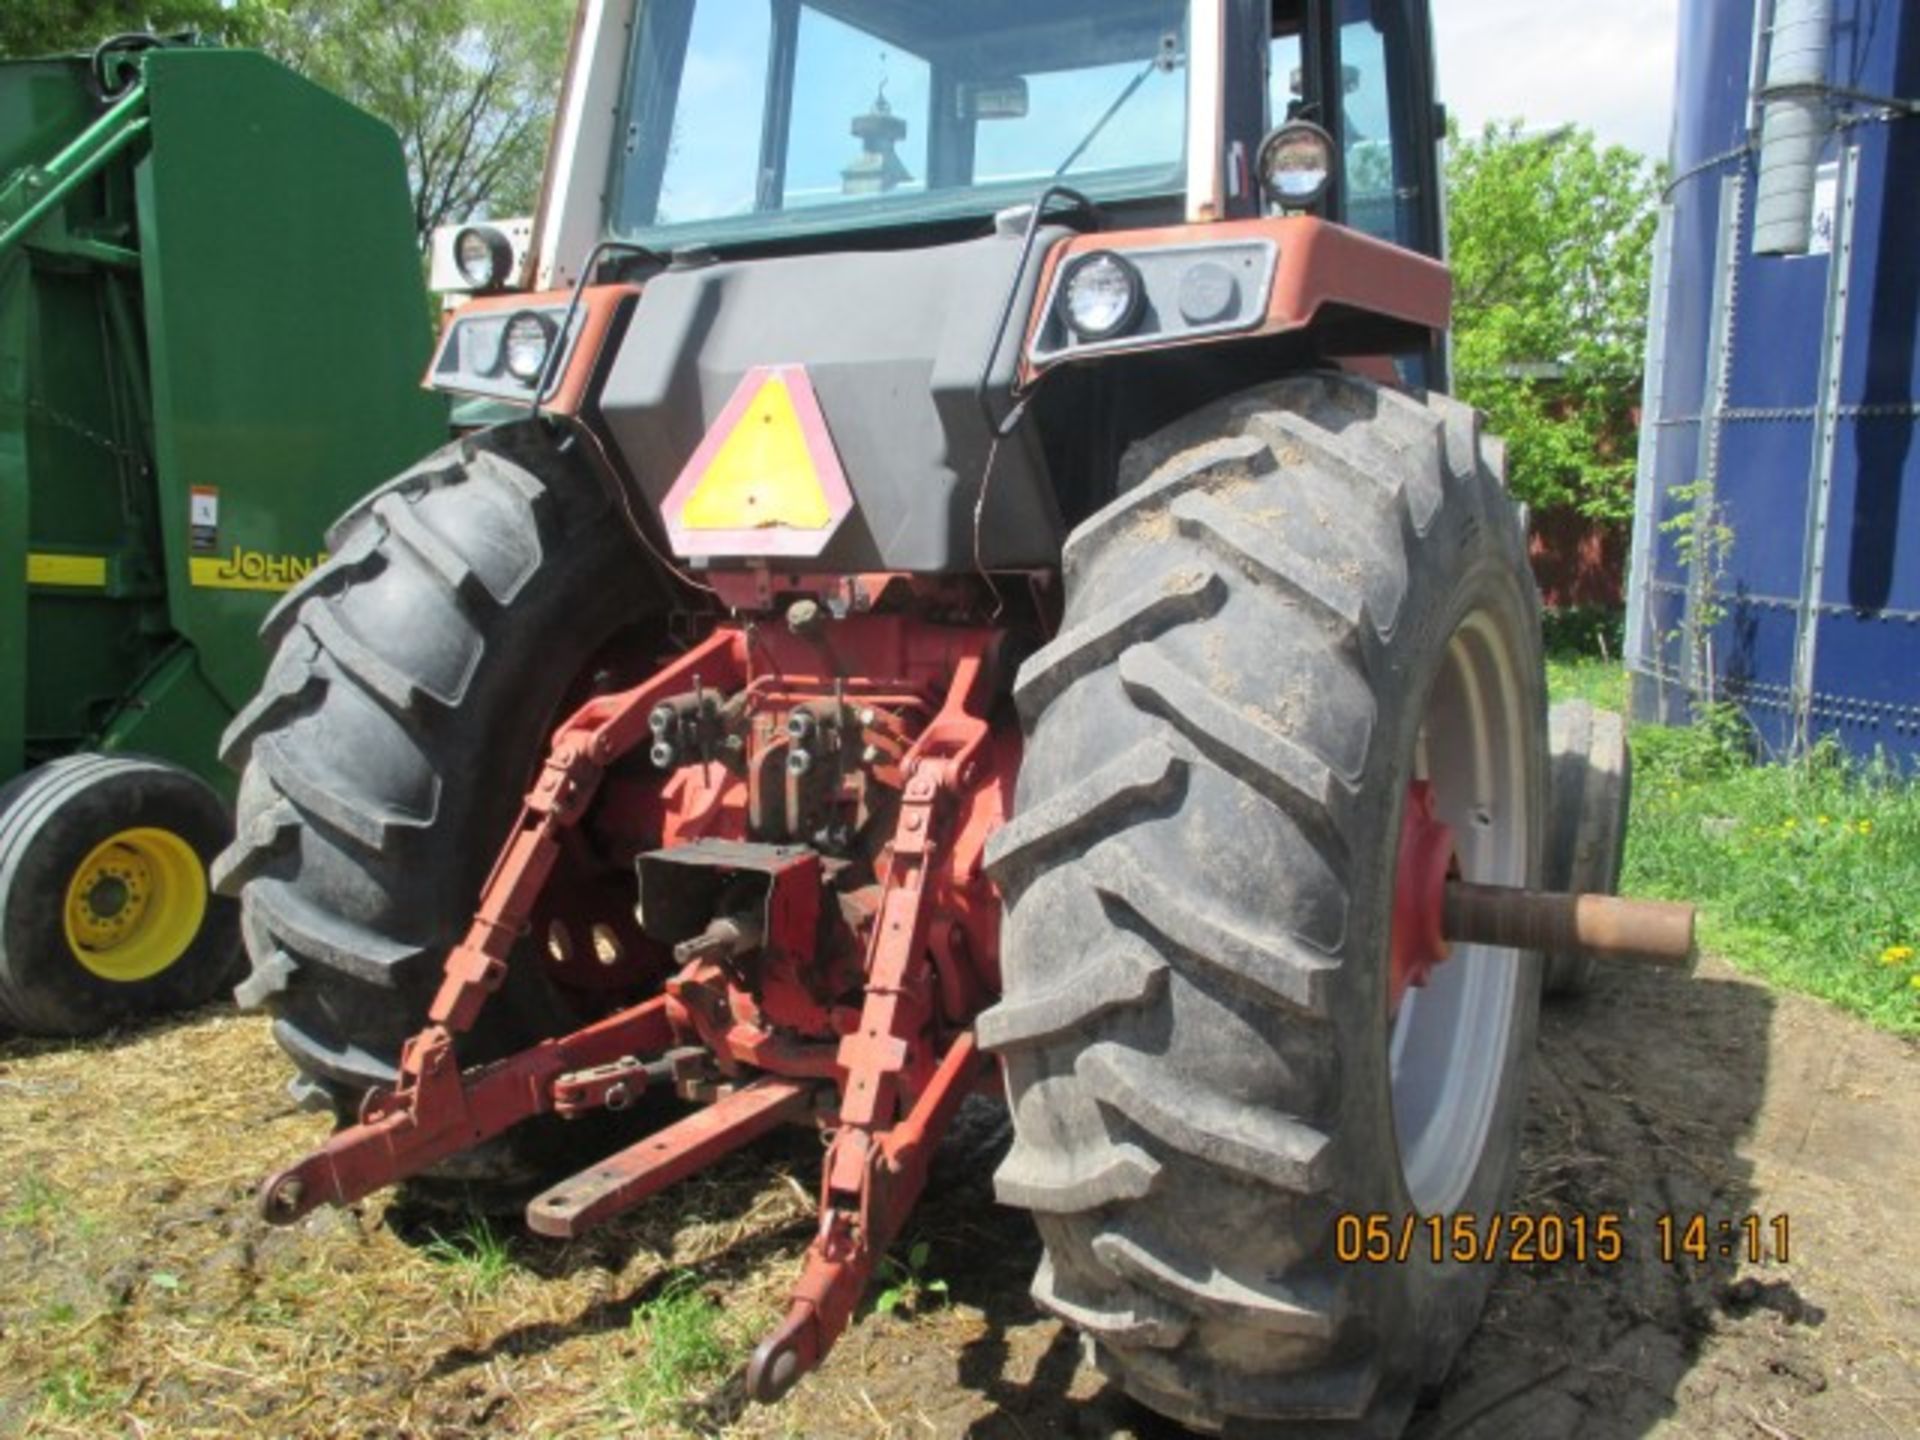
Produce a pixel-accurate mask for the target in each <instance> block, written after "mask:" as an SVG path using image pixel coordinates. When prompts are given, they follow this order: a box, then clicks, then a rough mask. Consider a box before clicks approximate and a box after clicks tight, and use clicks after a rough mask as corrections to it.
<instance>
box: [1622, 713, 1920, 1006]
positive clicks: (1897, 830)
mask: <svg viewBox="0 0 1920 1440" xmlns="http://www.w3.org/2000/svg"><path fill="white" fill-rule="evenodd" d="M1731 710H1732V707H1728V706H1718V707H1712V708H1711V709H1710V710H1709V711H1708V712H1707V716H1706V723H1704V724H1702V725H1696V726H1694V727H1692V728H1690V729H1686V730H1657V729H1640V730H1636V731H1635V732H1634V744H1635V753H1634V763H1635V765H1636V767H1637V771H1636V774H1635V790H1634V804H1633V824H1632V829H1631V830H1630V831H1629V837H1628V845H1627V887H1628V888H1629V889H1630V890H1632V891H1633V892H1635V893H1638V894H1646V895H1657V896H1666V897H1670V898H1674V899H1689V900H1693V901H1695V902H1696V903H1697V904H1699V905H1700V907H1701V938H1702V942H1703V943H1704V944H1705V945H1706V946H1707V948H1709V949H1711V950H1714V951H1716V952H1718V953H1720V954H1723V955H1725V956H1726V957H1727V958H1728V959H1730V960H1732V961H1733V962H1734V963H1735V964H1737V965H1739V966H1740V967H1741V968H1742V969H1744V970H1748V971H1751V972H1753V973H1755V974H1758V975H1761V976H1763V977H1765V978H1766V979H1768V980H1771V981H1774V982H1775V983H1778V984H1780V985H1784V986H1787V987H1790V988H1792V989H1795V990H1801V991H1805V992H1806V993H1808V994H1811V995H1817V996H1820V997H1821V998H1822V999H1825V1000H1830V1001H1832V1002H1833V1003H1834V1004H1836V1005H1839V1006H1841V1007H1842V1008H1844V1009H1847V1010H1850V1011H1852V1012H1854V1013H1855V1014H1857V1015H1861V1016H1863V1017H1865V1018H1866V1019H1868V1020H1871V1021H1873V1022H1874V1023H1875V1024H1877V1025H1880V1026H1882V1027H1883V1028H1885V1029H1888V1030H1893V1031H1896V1032H1901V1033H1906V1034H1920V963H1916V953H1917V952H1920V903H1917V902H1916V900H1915V897H1916V896H1920V785H1916V783H1915V780H1914V777H1912V776H1911V775H1905V774H1902V773H1900V772H1899V771H1898V770H1897V769H1896V768H1895V767H1893V766H1891V765H1888V764H1885V763H1880V764H1869V765H1861V764H1857V763H1853V762H1850V761H1849V760H1848V759H1847V758H1846V757H1845V756H1844V755H1843V754H1842V753H1841V752H1840V750H1839V749H1838V748H1837V747H1836V746H1834V745H1833V744H1832V742H1831V741H1828V742H1823V743H1822V744H1821V745H1818V746H1816V747H1815V748H1814V749H1813V750H1812V752H1811V753H1809V754H1808V755H1807V756H1806V757H1805V758H1803V759H1801V760H1797V761H1794V762H1793V763H1791V764H1786V765H1760V766H1756V765H1751V764H1749V763H1747V755H1748V751H1747V746H1746V737H1745V734H1744V732H1743V728H1742V727H1741V725H1740V723H1739V721H1738V719H1737V717H1733V716H1731Z"/></svg>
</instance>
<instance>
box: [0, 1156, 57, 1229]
mask: <svg viewBox="0 0 1920 1440" xmlns="http://www.w3.org/2000/svg"><path fill="white" fill-rule="evenodd" d="M66 1208H67V1197H66V1193H65V1192H64V1191H63V1190H61V1188H60V1187H59V1186H58V1185H55V1184H54V1183H53V1182H52V1181H50V1180H49V1179H47V1177H46V1176H44V1175H42V1174H40V1172H39V1171H37V1170H29V1171H27V1172H26V1174H24V1175H22V1176H21V1177H20V1183H19V1184H18V1185H17V1186H16V1187H15V1188H14V1192H13V1196H12V1198H11V1199H10V1200H9V1201H8V1202H7V1208H6V1209H5V1210H0V1225H4V1226H5V1227H6V1228H7V1229H9V1230H42V1229H45V1228H47V1227H48V1226H49V1225H51V1224H52V1223H53V1222H54V1221H55V1220H57V1219H59V1217H60V1216H61V1214H62V1213H64V1212H65V1210H66Z"/></svg>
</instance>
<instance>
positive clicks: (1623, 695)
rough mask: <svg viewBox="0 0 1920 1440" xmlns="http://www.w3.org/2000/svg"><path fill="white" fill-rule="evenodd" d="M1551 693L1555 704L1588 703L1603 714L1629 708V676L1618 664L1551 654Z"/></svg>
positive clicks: (1549, 666) (1549, 672)
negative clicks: (1576, 701)
mask: <svg viewBox="0 0 1920 1440" xmlns="http://www.w3.org/2000/svg"><path fill="white" fill-rule="evenodd" d="M1547 693H1548V694H1549V695H1550V696H1552V698H1553V703H1554V704H1556V705H1557V704H1559V703H1560V702H1561V701H1563V700H1585V701H1587V702H1588V703H1589V704H1591V705H1593V706H1594V707H1595V708H1596V709H1600V710H1619V711H1624V710H1625V709H1626V708H1627V672H1626V670H1625V668H1624V667H1622V666H1621V665H1620V664H1619V663H1618V662H1617V661H1613V660H1600V659H1595V658H1591V657H1588V656H1570V655H1556V654H1549V655H1548V656H1547Z"/></svg>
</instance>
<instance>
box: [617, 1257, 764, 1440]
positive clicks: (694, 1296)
mask: <svg viewBox="0 0 1920 1440" xmlns="http://www.w3.org/2000/svg"><path fill="white" fill-rule="evenodd" d="M722 1319H723V1315H722V1312H721V1309H720V1307H719V1306H718V1305H716V1304H715V1303H714V1302H713V1301H712V1300H711V1299H709V1298H708V1297H707V1296H706V1295H705V1294H704V1293H703V1292H702V1291H701V1289H700V1286H699V1277H697V1276H695V1275H693V1274H691V1273H688V1272H682V1273H680V1274H677V1275H674V1276H673V1277H672V1278H670V1279H669V1280H668V1281H667V1282H666V1284H665V1285H664V1286H662V1287H661V1289H660V1291H659V1293H658V1294H656V1295H654V1296H652V1297H651V1298H650V1299H648V1300H647V1301H646V1302H645V1303H644V1304H642V1305H641V1306H639V1307H638V1308H637V1309H636V1310H635V1311H634V1312H633V1334H634V1336H635V1337H636V1338H637V1339H638V1340H639V1341H640V1343H641V1345H642V1346H643V1347H644V1353H643V1354H642V1355H641V1357H640V1360H639V1362H638V1363H637V1364H635V1365H633V1366H631V1367H629V1369H628V1370H627V1371H626V1373H625V1374H624V1375H623V1376H622V1377H621V1378H620V1381H619V1383H618V1385H617V1387H616V1392H615V1398H616V1400H617V1402H618V1404H619V1405H620V1407H621V1409H623V1410H625V1411H626V1412H627V1413H628V1414H629V1415H631V1416H632V1417H633V1418H634V1419H635V1420H637V1421H639V1422H640V1423H641V1424H643V1425H647V1426H653V1425H658V1424H660V1423H662V1422H664V1421H665V1420H667V1419H668V1418H669V1417H670V1416H672V1415H673V1414H674V1413H675V1412H677V1411H678V1410H679V1409H680V1408H681V1407H682V1406H683V1405H685V1404H686V1403H687V1401H688V1400H689V1399H690V1398H691V1397H692V1396H693V1395H694V1393H695V1392H696V1391H697V1390H699V1389H702V1388H705V1387H707V1386H710V1385H712V1384H713V1383H714V1382H715V1381H717V1380H719V1379H720V1378H721V1377H722V1376H723V1375H724V1374H725V1373H726V1372H727V1371H728V1370H730V1369H731V1368H732V1367H733V1364H734V1361H735V1358H736V1356H735V1351H734V1347H733V1346H732V1345H731V1344H730V1343H729V1342H728V1339H727V1336H726V1334H725V1332H724V1330H723V1327H722Z"/></svg>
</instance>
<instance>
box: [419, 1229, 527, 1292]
mask: <svg viewBox="0 0 1920 1440" xmlns="http://www.w3.org/2000/svg"><path fill="white" fill-rule="evenodd" d="M420 1254H421V1256H422V1258H424V1259H427V1260H430V1261H432V1262H433V1263H434V1264H435V1265H440V1266H444V1267H445V1268H446V1269H447V1270H449V1271H451V1272H452V1273H453V1275H454V1277H455V1283H456V1284H457V1285H458V1287H459V1290H460V1293H461V1294H462V1295H464V1296H465V1297H466V1298H467V1299H469V1300H480V1299H485V1298H486V1297H488V1296H490V1295H495V1294H498V1293H499V1290H500V1287H501V1286H502V1285H504V1284H506V1282H507V1277H508V1276H510V1275H512V1274H513V1272H514V1270H515V1269H516V1268H518V1267H517V1266H516V1265H515V1263H514V1259H513V1249H512V1246H511V1245H510V1244H509V1243H508V1241H507V1237H506V1236H505V1235H504V1234H502V1233H501V1232H500V1231H499V1230H497V1229H495V1228H494V1225H493V1222H492V1221H491V1220H489V1219H487V1218H486V1216H484V1215H476V1216H474V1217H472V1218H470V1219H469V1220H468V1221H467V1222H466V1223H465V1224H464V1225H462V1226H461V1227H460V1228H459V1229H458V1230H456V1231H454V1232H453V1233H452V1234H451V1235H442V1234H439V1233H438V1232H435V1233H434V1236H433V1238H432V1239H431V1240H429V1241H428V1242H427V1243H426V1244H425V1245H423V1246H421V1247H420Z"/></svg>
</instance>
